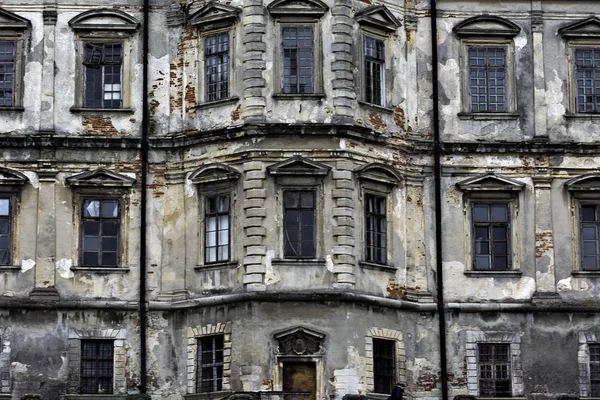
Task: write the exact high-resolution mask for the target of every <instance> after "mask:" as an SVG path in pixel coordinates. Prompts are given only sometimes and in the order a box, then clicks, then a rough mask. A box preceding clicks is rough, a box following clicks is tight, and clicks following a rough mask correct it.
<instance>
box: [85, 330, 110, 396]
mask: <svg viewBox="0 0 600 400" xmlns="http://www.w3.org/2000/svg"><path fill="white" fill-rule="evenodd" d="M113 345H114V343H113V341H112V340H82V341H81V393H82V394H98V393H104V394H111V393H112V392H113V362H114V361H113Z"/></svg>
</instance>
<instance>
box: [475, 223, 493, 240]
mask: <svg viewBox="0 0 600 400" xmlns="http://www.w3.org/2000/svg"><path fill="white" fill-rule="evenodd" d="M489 238H490V237H489V228H488V227H483V226H476V227H475V240H488V239H489Z"/></svg>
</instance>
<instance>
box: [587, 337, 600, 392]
mask: <svg viewBox="0 0 600 400" xmlns="http://www.w3.org/2000/svg"><path fill="white" fill-rule="evenodd" d="M589 351H590V393H589V395H590V396H591V397H600V345H599V344H591V345H589Z"/></svg>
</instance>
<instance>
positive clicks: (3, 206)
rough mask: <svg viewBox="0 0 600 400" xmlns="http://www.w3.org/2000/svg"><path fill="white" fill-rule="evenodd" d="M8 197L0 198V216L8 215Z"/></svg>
mask: <svg viewBox="0 0 600 400" xmlns="http://www.w3.org/2000/svg"><path fill="white" fill-rule="evenodd" d="M9 205H10V201H9V199H0V216H7V215H9Z"/></svg>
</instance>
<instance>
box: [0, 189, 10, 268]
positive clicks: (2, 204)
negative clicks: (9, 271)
mask: <svg viewBox="0 0 600 400" xmlns="http://www.w3.org/2000/svg"><path fill="white" fill-rule="evenodd" d="M11 203H12V202H11V199H10V198H6V197H4V198H0V265H9V264H10V262H11V247H12V246H11V234H12V226H11V225H12V224H11V222H12V221H11V211H12V210H11V207H12V204H11Z"/></svg>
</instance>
